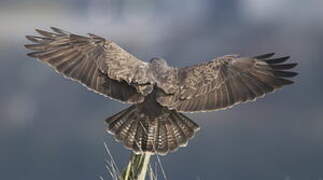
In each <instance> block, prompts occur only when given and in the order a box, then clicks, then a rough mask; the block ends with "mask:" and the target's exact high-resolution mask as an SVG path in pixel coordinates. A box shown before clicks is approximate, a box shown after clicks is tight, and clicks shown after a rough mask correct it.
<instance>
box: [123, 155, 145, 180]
mask: <svg viewBox="0 0 323 180" xmlns="http://www.w3.org/2000/svg"><path fill="white" fill-rule="evenodd" d="M150 156H151V153H142V154H134V153H132V155H131V158H130V160H129V163H128V166H127V168H126V169H124V170H123V172H122V175H121V178H120V180H145V178H146V174H147V171H148V166H149V161H150Z"/></svg>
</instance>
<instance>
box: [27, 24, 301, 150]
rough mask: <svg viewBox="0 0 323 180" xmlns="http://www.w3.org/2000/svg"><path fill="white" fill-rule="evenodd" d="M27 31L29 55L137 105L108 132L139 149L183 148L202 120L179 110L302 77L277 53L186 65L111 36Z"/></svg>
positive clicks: (257, 93) (112, 120) (220, 104)
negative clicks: (139, 53) (140, 54)
mask: <svg viewBox="0 0 323 180" xmlns="http://www.w3.org/2000/svg"><path fill="white" fill-rule="evenodd" d="M51 29H52V30H53V32H47V31H43V30H38V29H37V30H36V31H37V32H38V33H39V34H40V35H41V36H26V37H27V39H29V40H30V41H32V42H34V44H27V45H25V47H26V48H28V49H31V50H33V52H31V53H29V54H28V55H29V56H31V57H34V58H37V59H39V60H40V61H41V62H45V63H47V64H48V65H49V66H50V67H52V68H53V69H55V70H56V71H57V72H58V73H60V74H62V75H64V76H65V77H66V78H69V79H72V80H75V81H77V82H79V83H81V84H83V85H84V86H86V87H87V88H88V89H89V90H92V91H94V92H97V93H99V94H101V95H103V96H106V97H109V98H112V99H114V100H118V101H120V102H123V103H127V104H132V106H130V107H128V108H127V109H125V110H123V111H121V112H119V113H117V114H116V115H113V116H112V117H109V118H108V119H107V120H106V122H107V123H108V128H107V131H108V132H110V133H111V134H113V135H114V137H115V139H117V140H118V141H121V142H122V143H123V144H124V145H125V146H126V147H127V148H129V149H131V150H133V151H134V152H137V153H139V152H153V153H158V154H167V153H168V152H170V151H174V150H176V149H177V148H178V147H180V146H185V145H186V144H187V142H188V140H189V139H190V138H192V137H193V136H194V134H195V133H196V132H197V131H198V130H199V126H198V125H197V124H196V123H194V122H193V121H192V120H190V119H189V118H188V117H186V116H185V115H183V114H182V113H181V112H205V111H214V110H221V109H226V108H229V107H232V106H234V105H236V104H239V103H243V102H248V101H252V100H255V99H256V98H257V97H262V96H264V95H265V94H267V93H269V92H272V91H274V90H275V89H278V88H280V87H282V86H284V85H288V84H292V83H293V81H291V80H288V79H287V78H290V77H294V76H296V75H297V73H295V72H291V71H288V70H289V69H291V68H293V67H295V66H296V65H297V64H296V63H290V64H286V63H284V62H285V61H286V60H287V59H288V58H289V57H288V56H286V57H279V58H272V56H273V55H274V53H270V54H264V55H260V56H255V57H240V56H237V55H229V56H222V57H217V58H214V59H212V60H211V61H209V62H206V63H202V64H198V65H194V66H190V67H183V68H176V67H171V66H168V64H167V62H166V61H165V60H163V59H161V58H152V59H151V60H150V62H149V63H148V62H144V61H142V60H140V59H138V58H136V57H135V56H133V55H132V54H130V53H128V52H127V51H125V50H124V49H122V48H121V47H119V46H118V45H117V44H116V43H114V42H113V41H111V40H106V39H104V38H102V37H99V36H97V35H94V34H89V36H88V37H85V36H80V35H76V34H73V33H69V32H66V31H63V30H61V29H58V28H54V27H52V28H51Z"/></svg>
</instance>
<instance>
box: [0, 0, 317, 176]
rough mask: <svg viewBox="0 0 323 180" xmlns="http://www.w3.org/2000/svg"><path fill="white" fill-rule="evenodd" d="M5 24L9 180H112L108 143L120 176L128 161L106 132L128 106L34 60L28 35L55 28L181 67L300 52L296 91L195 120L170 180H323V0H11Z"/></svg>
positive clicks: (1, 164)
mask: <svg viewBox="0 0 323 180" xmlns="http://www.w3.org/2000/svg"><path fill="white" fill-rule="evenodd" d="M0 23H1V25H0V84H1V85H0V179H3V180H7V179H16V180H41V179H45V180H58V179H70V180H76V179H77V180H89V179H99V176H103V177H104V178H105V179H110V177H109V176H108V173H107V171H106V169H105V161H104V159H105V158H107V157H108V155H107V153H106V152H105V149H104V146H103V143H104V142H106V143H107V144H108V146H109V148H110V150H111V151H112V154H113V156H114V158H115V160H116V161H117V164H118V166H119V168H121V167H124V166H125V165H126V163H127V160H128V158H129V154H130V153H129V151H128V150H125V149H124V148H123V147H122V146H121V145H120V144H119V143H116V142H115V141H114V140H113V138H112V137H111V136H110V135H108V134H107V133H106V132H105V124H104V119H105V118H106V117H108V116H110V115H113V114H114V113H117V112H118V111H120V110H121V109H123V108H125V107H127V106H126V105H121V104H119V103H118V102H114V101H111V100H109V99H106V98H103V97H101V96H99V95H96V94H94V93H92V92H89V91H87V90H86V89H85V88H84V87H82V86H80V85H79V84H77V83H75V82H72V81H70V80H67V79H64V78H63V77H62V76H60V75H58V74H56V73H55V72H54V71H53V70H51V69H50V68H48V67H47V66H46V65H44V64H41V63H39V62H37V61H36V60H35V59H31V58H29V57H27V56H26V55H25V54H26V53H27V50H26V49H24V47H23V44H25V43H27V40H26V39H25V38H24V36H25V35H27V34H34V29H35V28H43V29H47V28H48V27H49V26H56V27H59V28H62V29H65V30H68V31H71V32H74V33H79V34H85V33H88V32H91V33H94V34H97V35H100V36H103V37H106V38H109V39H112V40H114V41H116V42H117V43H118V44H119V45H121V46H122V47H124V48H125V49H127V50H128V51H130V52H131V53H133V54H134V55H136V56H137V57H139V58H141V59H143V60H146V61H148V60H149V59H150V58H151V57H155V56H161V57H163V58H165V59H167V60H168V62H169V64H171V65H173V66H186V65H193V64H195V63H201V62H204V61H207V60H210V59H212V58H213V57H215V56H222V55H226V54H240V55H242V56H255V55H259V54H262V53H268V52H277V55H278V56H285V55H290V56H291V57H292V58H291V60H292V61H295V62H298V63H299V66H298V67H296V71H298V72H299V73H300V75H299V76H297V77H296V78H295V81H296V83H295V84H293V85H291V86H288V87H286V88H283V89H282V90H279V91H277V92H276V93H274V94H270V95H268V96H266V97H265V98H264V99H259V100H258V101H257V102H253V103H248V104H243V105H240V106H236V107H234V108H232V109H230V110H227V111H219V112H210V113H202V114H187V115H188V116H189V117H191V118H192V119H193V120H195V121H196V122H197V123H198V124H199V125H200V126H201V131H200V132H199V133H198V135H197V136H195V138H194V139H193V140H191V141H190V143H189V144H188V146H187V147H186V148H181V149H179V150H178V151H177V152H175V153H171V154H169V155H168V156H166V157H161V161H162V163H163V166H164V168H165V171H166V175H167V177H168V179H187V180H189V179H193V180H195V179H197V180H200V179H201V180H206V179H218V180H256V179H257V180H258V179H261V180H305V179H306V180H322V179H323V101H322V100H323V97H322V91H323V84H322V77H323V71H322V67H323V59H322V57H323V1H321V0H308V1H294V0H244V1H233V0H228V1H215V0H200V1H196V0H185V1H183V0H178V1H174V0H163V1H158V0H136V1H133V0H24V1H22V0H10V1H9V0H1V1H0ZM159 179H163V178H162V177H160V178H159Z"/></svg>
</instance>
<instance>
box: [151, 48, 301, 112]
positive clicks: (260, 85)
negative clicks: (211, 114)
mask: <svg viewBox="0 0 323 180" xmlns="http://www.w3.org/2000/svg"><path fill="white" fill-rule="evenodd" d="M273 55H274V54H273V53H270V54H264V55H260V56H256V57H253V58H243V57H241V58H240V57H237V56H225V57H224V58H218V59H216V60H214V61H211V62H209V63H206V64H201V65H196V67H190V68H186V69H185V68H184V69H181V70H180V73H181V75H182V78H183V79H188V80H190V79H194V80H195V81H192V82H190V83H189V82H188V80H187V84H185V85H184V87H190V88H182V93H183V94H180V93H179V94H175V95H172V96H164V97H163V96H161V97H159V99H157V101H158V102H160V103H161V104H162V105H165V106H169V107H170V108H171V109H175V110H177V111H179V112H199V111H212V110H221V109H226V108H230V107H232V106H233V105H236V104H239V103H243V102H248V101H253V100H255V99H256V98H258V97H263V96H264V95H265V94H267V93H269V92H272V91H274V90H276V89H279V88H281V87H283V86H285V85H289V84H292V83H293V81H291V80H290V79H289V78H291V77H294V76H296V75H297V73H296V72H292V71H289V70H290V69H292V68H294V67H295V66H296V65H297V64H296V63H284V62H285V61H287V60H288V59H289V56H286V57H279V58H271V57H272V56H273ZM196 71H198V73H197V72H196ZM196 74H197V75H196ZM202 74H204V75H202ZM206 74H207V75H206ZM208 76H210V77H211V76H213V77H212V78H213V79H212V80H209V81H205V80H204V79H203V78H206V77H208ZM184 82H185V80H184ZM196 83H197V84H196Z"/></svg>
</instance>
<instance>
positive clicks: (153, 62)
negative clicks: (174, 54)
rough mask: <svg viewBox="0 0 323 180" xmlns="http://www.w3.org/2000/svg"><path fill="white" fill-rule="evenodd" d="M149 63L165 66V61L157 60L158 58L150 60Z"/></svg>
mask: <svg viewBox="0 0 323 180" xmlns="http://www.w3.org/2000/svg"><path fill="white" fill-rule="evenodd" d="M150 63H151V64H153V65H159V66H167V61H166V60H165V59H163V58H158V57H153V58H151V59H150Z"/></svg>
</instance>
